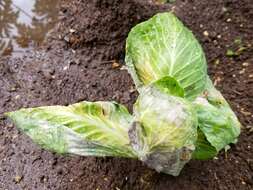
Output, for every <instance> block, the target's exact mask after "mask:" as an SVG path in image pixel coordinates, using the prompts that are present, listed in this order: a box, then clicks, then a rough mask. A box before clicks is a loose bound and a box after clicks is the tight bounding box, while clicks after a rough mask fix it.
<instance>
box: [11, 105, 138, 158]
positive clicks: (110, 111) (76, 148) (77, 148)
mask: <svg viewBox="0 0 253 190" xmlns="http://www.w3.org/2000/svg"><path fill="white" fill-rule="evenodd" d="M7 115H8V116H9V117H10V118H11V119H12V120H13V121H14V123H15V124H16V125H17V127H18V128H20V129H21V130H23V131H24V132H25V133H26V134H27V135H28V136H30V137H31V138H32V139H33V140H34V141H35V142H36V143H38V144H40V145H41V146H42V147H44V148H46V149H50V150H53V151H55V152H58V153H73V154H78V155H84V156H122V157H136V156H135V153H134V151H133V150H132V148H131V146H130V142H129V138H128V129H129V127H130V124H131V122H132V116H131V115H130V114H129V113H128V111H127V109H126V108H125V107H124V106H121V105H119V104H117V103H114V102H94V103H92V102H80V103H77V104H73V105H70V106H48V107H38V108H29V109H21V110H19V111H15V112H10V113H7Z"/></svg>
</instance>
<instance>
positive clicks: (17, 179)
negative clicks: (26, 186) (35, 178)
mask: <svg viewBox="0 0 253 190" xmlns="http://www.w3.org/2000/svg"><path fill="white" fill-rule="evenodd" d="M14 180H15V182H16V183H19V182H20V181H21V180H22V176H19V175H18V176H15V178H14Z"/></svg>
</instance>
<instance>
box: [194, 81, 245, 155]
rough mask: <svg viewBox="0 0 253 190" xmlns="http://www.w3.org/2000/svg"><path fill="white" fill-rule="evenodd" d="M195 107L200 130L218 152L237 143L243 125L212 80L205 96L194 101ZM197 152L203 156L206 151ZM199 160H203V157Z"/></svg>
mask: <svg viewBox="0 0 253 190" xmlns="http://www.w3.org/2000/svg"><path fill="white" fill-rule="evenodd" d="M194 107H195V110H196V112H197V116H198V125H199V129H200V130H201V131H202V132H203V134H204V135H205V137H206V139H207V141H208V142H209V143H210V144H211V145H212V146H213V147H214V148H215V149H216V150H217V152H218V151H220V150H221V149H223V148H225V147H226V146H227V145H228V144H230V143H235V142H236V141H237V137H238V136H239V134H240V126H241V124H240V122H239V121H238V119H237V117H236V115H235V114H234V112H233V111H232V109H231V108H230V106H229V104H228V103H227V102H226V100H225V99H224V98H223V96H222V95H221V93H220V92H219V91H218V90H216V89H215V87H214V86H213V84H212V82H211V80H210V79H208V82H207V85H206V91H205V92H204V94H203V96H202V97H198V98H197V99H196V100H195V101H194ZM196 151H199V153H196V154H198V155H202V154H201V153H200V152H202V151H205V150H204V149H201V148H197V149H196ZM197 159H203V157H198V158H197Z"/></svg>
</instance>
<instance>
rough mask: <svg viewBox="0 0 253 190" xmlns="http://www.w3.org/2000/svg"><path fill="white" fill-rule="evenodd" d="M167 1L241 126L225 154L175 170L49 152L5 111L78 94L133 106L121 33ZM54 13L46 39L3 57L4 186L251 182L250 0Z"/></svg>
mask: <svg viewBox="0 0 253 190" xmlns="http://www.w3.org/2000/svg"><path fill="white" fill-rule="evenodd" d="M171 9H173V10H174V12H175V13H176V14H177V15H178V16H179V17H180V18H181V19H182V20H183V22H184V23H185V24H186V25H187V26H188V27H189V28H190V29H191V30H193V32H194V34H195V35H196V36H197V38H198V39H199V40H200V42H201V44H202V45H203V48H204V50H205V52H206V56H207V60H208V65H209V73H210V75H211V76H212V79H213V80H214V81H215V84H216V85H217V88H218V89H220V90H221V91H222V93H223V94H224V96H225V97H226V98H227V99H228V101H229V102H230V104H231V106H232V107H233V109H234V110H235V112H236V114H237V115H238V117H239V119H240V121H241V122H242V124H243V126H244V127H243V129H242V134H241V136H240V139H239V142H238V144H236V145H235V146H232V148H231V150H229V151H228V153H227V154H225V153H224V152H222V153H220V154H219V156H218V158H216V159H214V160H210V161H191V162H190V163H189V164H187V165H186V167H185V168H184V170H183V172H182V173H181V175H180V176H179V177H176V178H175V177H171V176H169V175H165V174H159V173H156V172H155V171H153V170H151V169H148V168H147V167H146V166H145V165H143V164H142V163H141V162H139V161H136V160H129V159H119V158H93V157H79V156H68V157H64V156H60V155H55V154H53V153H50V152H48V151H45V150H42V149H40V148H39V147H37V146H36V145H35V144H33V143H32V142H31V140H30V139H29V138H28V137H26V136H25V135H22V134H21V133H20V132H19V131H17V130H16V129H15V127H14V126H13V125H12V124H11V123H10V122H9V121H7V120H6V119H5V118H4V117H3V116H2V113H3V112H6V111H11V110H15V109H18V108H21V107H32V106H40V105H55V104H61V105H67V104H70V103H74V102H78V101H81V100H90V101H94V100H116V101H118V102H121V103H122V104H124V105H126V106H128V107H129V108H130V107H131V105H132V104H133V102H134V100H135V98H136V95H137V93H136V92H135V91H134V90H133V89H134V85H133V81H132V80H131V78H130V76H129V75H128V74H127V72H126V71H125V70H121V67H122V65H123V64H124V62H123V59H124V43H125V39H126V37H127V33H128V32H129V30H130V29H131V27H133V26H134V25H135V24H137V23H139V22H141V21H143V20H145V19H147V18H149V17H151V16H152V15H153V14H155V13H156V12H162V11H166V10H171ZM60 14H61V18H60V22H59V24H58V26H57V27H56V28H55V29H54V31H53V32H52V33H51V35H50V37H49V39H48V40H47V41H46V42H45V45H44V46H43V47H41V48H40V49H38V50H36V51H31V52H27V53H26V54H24V56H23V57H22V58H11V57H2V58H1V59H0V114H1V115H0V189H7V190H21V189H27V190H45V189H47V190H81V189H82V190H83V189H85V190H86V189H87V190H107V189H108V190H112V189H116V190H119V189H120V190H124V189H129V190H145V189H147V190H153V189H155V190H156V189H157V190H163V189H164V190H165V189H166V190H188V189H190V190H216V189H219V190H239V189H240V190H252V189H253V126H252V125H253V33H252V31H253V21H252V18H253V2H252V0H241V1H237V0H223V1H221V0H213V1H209V0H201V1H199V0H177V1H176V3H174V4H172V5H155V4H154V3H152V2H149V1H144V0H139V1H138V0H123V1H121V0H114V1H110V0H75V1H70V0H69V1H67V0H65V1H62V4H61V8H60ZM228 50H232V51H230V52H227V51H228ZM114 62H117V63H119V65H118V64H115V63H114Z"/></svg>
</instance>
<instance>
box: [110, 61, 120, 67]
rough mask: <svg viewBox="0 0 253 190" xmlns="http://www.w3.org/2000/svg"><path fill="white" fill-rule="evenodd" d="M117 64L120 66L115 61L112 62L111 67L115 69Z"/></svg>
mask: <svg viewBox="0 0 253 190" xmlns="http://www.w3.org/2000/svg"><path fill="white" fill-rule="evenodd" d="M119 66H120V64H119V63H117V62H113V64H112V68H113V69H116V68H118V67H119Z"/></svg>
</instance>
